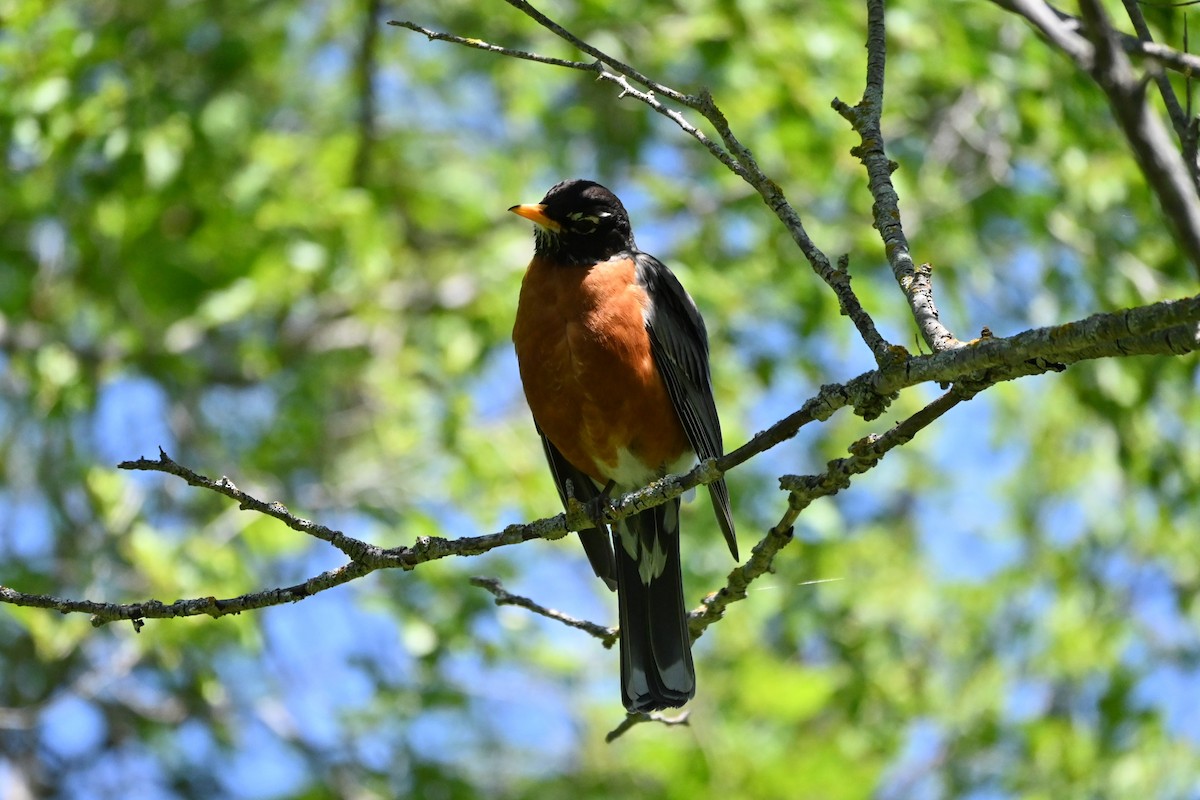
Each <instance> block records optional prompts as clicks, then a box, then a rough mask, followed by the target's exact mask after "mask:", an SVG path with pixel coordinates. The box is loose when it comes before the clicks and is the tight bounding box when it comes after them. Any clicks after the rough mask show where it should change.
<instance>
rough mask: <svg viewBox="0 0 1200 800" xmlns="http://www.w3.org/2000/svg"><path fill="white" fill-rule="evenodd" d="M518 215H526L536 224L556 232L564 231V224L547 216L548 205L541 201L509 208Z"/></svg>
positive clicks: (525, 216)
mask: <svg viewBox="0 0 1200 800" xmlns="http://www.w3.org/2000/svg"><path fill="white" fill-rule="evenodd" d="M509 211H511V212H512V213H514V214H516V215H517V216H518V217H524V218H525V219H527V220H529V221H530V222H532V223H534V224H535V225H539V226H541V227H543V228H545V229H546V230H548V231H553V232H554V233H561V232H562V225H560V224H558V223H557V222H555V221H554V220H552V219H550V218H549V217H547V216H546V207H545V206H544V205H542V204H541V203H526V204H524V205H519V206H513V207H512V208H510V209H509Z"/></svg>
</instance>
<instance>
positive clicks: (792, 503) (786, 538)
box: [688, 385, 985, 640]
mask: <svg viewBox="0 0 1200 800" xmlns="http://www.w3.org/2000/svg"><path fill="white" fill-rule="evenodd" d="M983 388H985V387H984V386H982V385H972V386H970V387H969V388H967V387H965V386H964V387H959V386H955V387H954V388H953V389H951V390H950V391H948V392H946V393H945V394H943V395H942V396H941V397H939V398H938V399H937V400H934V401H933V402H932V403H930V404H929V405H927V406H925V408H923V409H921V410H920V411H918V412H917V413H916V414H913V415H912V416H911V417H909V418H908V419H906V420H904V421H903V422H901V423H899V424H898V425H896V427H894V428H892V429H891V430H890V431H888V432H887V433H885V434H883V435H882V436H875V435H871V436H868V437H867V438H865V439H860V440H859V441H857V442H855V443H854V444H852V445H851V446H850V448H849V449H850V457H849V458H839V459H836V460H834V461H830V462H829V464H828V469H826V470H825V472H823V473H821V474H820V475H807V476H803V477H801V476H797V475H785V476H784V477H782V478H780V479H779V484H780V488H782V489H785V490H786V491H787V492H788V508H787V511H786V512H784V515H783V518H782V519H780V520H779V522H778V524H776V525H775V527H773V528H771V530H769V531H767V535H766V536H765V537H764V538H763V539H762V540H761V541H760V542H759V543H758V544H757V545H755V546H754V549H753V551H751V553H750V558H749V559H747V561H746V563H745V564H740V565H738V566H737V567H734V569H733V571H732V572H730V573H729V577H728V579H727V580H726V583H725V586H723V587H722V588H721V589H720V590H719V591H717V592H715V593H713V594H711V595H709V596H708V597H706V598H704V602H703V604H702V605H701V607H700V608H698V609H696V610H695V611H693V612H692V613H691V615H690V617H689V620H688V626H689V628H690V630H691V633H692V639H693V640H694V639H698V638H700V636H702V635H703V634H704V630H705V629H706V628H707V627H708V626H709V625H711V624H712V623H714V622H716V621H717V620H719V619H721V617H723V616H724V614H725V609H726V608H727V607H728V606H729V604H730V603H736V602H737V601H739V600H744V599H746V591H747V589H748V588H749V586H750V584H751V583H753V582H754V581H755V580H756V579H758V578H761V577H762V576H763V575H765V574H767V573H769V572H770V571H771V566H772V564H773V563H774V561H775V556H776V555H777V554H778V553H779V551H780V550H782V549H783V548H784V547H786V546H787V545H788V544H789V543H791V541H792V531H793V525H794V523H795V521H796V518H797V517H798V516H800V513H801V512H802V511H803V510H804V509H806V508H808V506H809V505H810V504H811V503H812V501H813V500H815V499H817V498H818V497H828V496H829V495H832V494H837V493H838V492H839V491H841V490H842V489H845V488H847V487H849V486H850V481H851V479H852V478H853V477H854V476H855V475H861V474H862V473H864V472H867V471H868V470H870V469H873V468H874V467H875V466H876V465H878V464H879V462H880V461H881V460H882V459H883V457H884V456H885V455H886V454H887V453H888V451H889V450H892V449H894V448H896V447H899V446H900V445H903V444H907V443H908V442H910V441H912V439H913V437H914V436H916V435H917V433H919V432H920V431H921V430H923V429H924V428H926V427H928V426H929V425H930V424H932V423H933V422H934V421H935V420H936V419H938V418H939V417H941V416H942V415H943V414H945V413H946V412H947V411H949V410H950V409H952V408H954V407H955V406H956V405H958V404H959V403H961V402H962V401H963V400H969V399H970V398H971V397H974V396H975V394H976V393H977V392H978V391H980V390H981V389H983Z"/></svg>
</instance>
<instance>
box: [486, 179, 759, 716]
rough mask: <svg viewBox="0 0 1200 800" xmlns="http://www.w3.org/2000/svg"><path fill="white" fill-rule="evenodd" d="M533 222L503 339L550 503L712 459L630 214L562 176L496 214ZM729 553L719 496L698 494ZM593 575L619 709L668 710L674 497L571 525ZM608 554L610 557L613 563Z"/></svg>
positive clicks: (677, 621)
mask: <svg viewBox="0 0 1200 800" xmlns="http://www.w3.org/2000/svg"><path fill="white" fill-rule="evenodd" d="M509 211H512V212H513V213H515V214H519V215H520V216H522V217H525V218H526V219H528V220H531V221H533V223H534V224H535V226H536V227H535V228H534V254H533V260H532V261H530V262H529V267H528V269H527V270H526V272H525V278H524V280H523V281H522V282H521V298H520V301H519V303H518V305H517V318H516V324H515V325H514V326H513V343H514V344H515V345H516V351H517V361H518V362H519V365H520V372H521V383H522V384H523V386H524V388H525V397H526V399H527V400H528V401H529V408H530V410H531V411H532V412H533V419H534V422H535V423H536V424H537V428H538V433H539V434H540V435H541V437H542V446H543V448H544V449H545V451H546V459H547V460H548V461H549V462H550V470H551V472H552V473H553V475H554V483H555V485H556V486H557V487H558V494H559V497H560V498H562V500H563V503H564V504H565V503H566V501H567V491H568V489H567V486H568V483H570V486H571V491H572V493H573V495H574V497H575V498H576V499H578V500H580V501H581V502H592V503H595V502H598V498H600V499H606V498H607V497H608V493H609V492H610V491H612V490H613V489H619V490H620V491H628V490H632V489H636V488H640V487H642V486H645V485H646V484H648V483H650V482H651V481H653V480H655V479H657V478H661V477H663V476H664V475H667V474H670V473H678V472H683V471H685V470H687V469H688V468H690V467H691V465H692V464H694V463H695V461H696V458H697V456H699V457H700V458H701V459H706V458H715V457H717V456H720V455H721V454H722V452H723V451H722V444H721V423H720V421H719V420H718V419H717V409H716V405H715V404H714V403H713V396H712V382H711V378H710V376H709V369H708V335H707V332H706V331H705V329H704V320H703V319H702V318H701V317H700V312H699V311H697V310H696V304H695V303H694V302H693V301H692V298H691V297H690V296H688V293H687V292H686V291H684V289H683V287H682V286H681V285H680V283H679V280H678V279H677V278H676V277H675V276H674V275H673V274H672V273H671V271H670V270H669V269H667V267H666V266H664V265H663V263H662V262H661V261H659V260H658V259H656V258H655V257H654V256H651V255H649V254H647V253H643V252H641V251H640V250H638V249H637V245H636V244H634V241H633V232H632V230H631V228H630V225H629V216H628V214H626V212H625V207H624V206H623V205H622V204H621V201H620V200H618V199H617V197H616V195H614V194H613V193H612V192H610V191H609V190H608V189H606V188H604V187H603V186H601V185H600V184H598V183H593V182H592V181H584V180H571V181H563V182H562V183H560V184H558V185H556V186H554V187H553V188H551V189H550V191H549V192H547V193H546V196H545V197H544V198H542V202H540V203H536V204H529V205H518V206H513V207H512V208H510V209H509ZM708 490H709V494H710V495H711V496H712V503H713V509H714V510H715V511H716V515H717V522H718V523H720V526H721V530H722V532H723V533H724V534H725V541H726V542H728V544H729V549H730V551H731V552H732V553H733V557H734V559H737V540H736V539H735V537H734V530H733V518H732V516H731V515H730V511H729V491H728V489H726V487H725V481H724V480H720V481H717V482H715V483H712V484H710V485H709V487H708ZM579 537H580V539H581V540H582V542H583V547H584V550H585V551H586V553H587V556H588V559H589V560H590V561H591V564H592V568H593V569H594V570H595V572H596V575H597V576H599V577H600V578H601V579H602V580H604V582H605V583H606V584H608V586H609V588H615V589H616V590H617V596H618V607H619V609H620V624H621V699H622V701H623V702H624V703H625V707H626V708H627V709H629V710H630V711H653V710H658V709H662V708H668V707H677V706H681V705H683V704H684V703H686V702H687V701H688V700H689V699H690V698H691V697H692V696H693V695H694V694H695V692H696V673H695V668H694V667H693V666H692V650H691V639H690V637H689V635H688V627H687V610H686V609H685V607H684V598H683V578H682V574H681V571H680V563H679V500H678V499H676V500H672V501H670V502H668V503H666V504H664V505H660V506H657V507H655V508H651V509H647V510H646V511H643V512H641V513H639V514H636V515H634V516H631V517H627V518H625V519H624V520H621V521H619V522H617V523H615V524H614V525H613V533H612V539H611V545H610V543H609V536H608V532H607V531H606V530H605V526H604V525H602V524H598V525H597V526H596V527H594V528H591V529H590V530H585V531H580V533H579ZM614 551H615V556H614Z"/></svg>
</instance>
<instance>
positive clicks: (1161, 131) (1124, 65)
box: [1079, 0, 1200, 272]
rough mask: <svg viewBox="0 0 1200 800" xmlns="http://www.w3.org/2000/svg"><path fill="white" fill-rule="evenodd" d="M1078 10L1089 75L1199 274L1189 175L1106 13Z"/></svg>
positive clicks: (1197, 224) (1196, 216) (1197, 205)
mask: <svg viewBox="0 0 1200 800" xmlns="http://www.w3.org/2000/svg"><path fill="white" fill-rule="evenodd" d="M1079 8H1080V10H1081V11H1082V12H1083V20H1084V23H1085V24H1086V26H1087V32H1088V36H1089V38H1090V39H1091V42H1092V46H1093V48H1094V49H1095V56H1094V58H1093V59H1092V60H1091V61H1092V63H1091V65H1090V67H1089V68H1088V72H1089V73H1090V74H1091V76H1092V78H1093V79H1094V80H1095V81H1096V83H1097V84H1099V85H1100V88H1101V89H1103V90H1104V93H1105V94H1106V95H1108V101H1109V105H1110V106H1112V110H1113V116H1115V117H1116V119H1117V124H1118V125H1120V127H1121V130H1122V132H1123V133H1124V134H1125V138H1126V140H1127V141H1128V142H1129V146H1130V148H1131V149H1132V150H1133V157H1134V158H1135V159H1136V160H1137V162H1138V166H1140V167H1141V169H1142V174H1144V175H1145V176H1146V181H1147V182H1148V183H1149V185H1150V188H1151V190H1153V192H1154V193H1155V194H1156V195H1157V196H1158V201H1159V203H1160V204H1161V205H1162V208H1163V211H1164V212H1165V213H1166V217H1167V222H1168V223H1169V224H1170V226H1171V228H1173V229H1174V231H1175V239H1176V241H1177V242H1178V243H1179V246H1180V248H1181V249H1182V250H1183V252H1184V254H1185V255H1186V256H1187V258H1188V260H1190V261H1191V262H1192V265H1193V266H1194V267H1195V268H1196V270H1197V271H1198V272H1200V197H1198V196H1197V194H1196V184H1195V183H1194V182H1193V181H1192V179H1191V172H1190V171H1189V170H1188V168H1187V165H1186V164H1185V163H1184V161H1183V158H1182V156H1181V155H1180V154H1179V152H1178V151H1177V150H1176V149H1175V147H1174V146H1173V145H1172V144H1171V138H1170V136H1169V135H1168V134H1167V130H1166V128H1165V127H1164V126H1163V123H1162V120H1160V119H1159V117H1158V115H1157V114H1155V113H1154V112H1153V111H1152V110H1151V109H1150V107H1149V105H1148V104H1147V103H1146V85H1145V83H1144V82H1143V81H1140V80H1138V79H1137V78H1136V77H1135V76H1134V74H1133V65H1132V64H1130V63H1129V58H1128V57H1127V56H1126V55H1125V53H1124V51H1122V50H1121V48H1120V46H1119V45H1118V43H1117V37H1116V32H1115V31H1113V29H1112V26H1111V25H1110V24H1109V22H1108V15H1107V13H1106V12H1105V11H1104V8H1103V7H1102V6H1101V5H1100V3H1099V2H1098V0H1081V2H1080V4H1079ZM1081 66H1082V65H1081Z"/></svg>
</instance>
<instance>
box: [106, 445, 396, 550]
mask: <svg viewBox="0 0 1200 800" xmlns="http://www.w3.org/2000/svg"><path fill="white" fill-rule="evenodd" d="M117 467H118V468H119V469H128V470H141V471H145V472H165V473H167V474H168V475H174V476H176V477H178V478H182V479H183V480H185V481H187V483H188V484H190V485H192V486H198V487H200V488H202V489H208V490H209V491H212V492H216V493H217V494H223V495H225V496H226V497H228V498H230V499H231V500H236V501H237V503H238V507H239V508H241V509H242V510H244V511H257V512H258V513H260V514H266V515H267V516H268V517H274V518H275V519H277V520H279V521H280V522H282V523H284V524H285V525H287V526H288V527H289V528H291V529H292V530H295V531H299V532H300V533H306V534H308V535H309V536H313V537H316V538H317V539H320V540H321V541H324V542H329V543H330V544H331V545H333V546H334V547H336V548H337V549H338V550H341V551H342V552H343V553H345V554H346V555H347V556H349V557H350V558H351V559H352V560H354V561H361V562H364V563H368V564H373V563H375V562H377V561H379V560H380V559H381V558H382V557H383V549H382V548H379V547H375V546H374V545H370V544H367V543H366V542H364V541H361V540H359V539H355V538H354V537H352V536H347V535H346V534H344V533H342V532H341V531H335V530H333V529H332V528H327V527H325V526H324V525H321V524H319V523H316V522H312V521H311V520H307V519H304V518H302V517H297V516H295V515H293V514H292V513H291V512H290V511H288V510H287V507H286V506H285V505H283V503H280V502H277V501H276V502H270V503H268V502H264V501H262V500H259V499H258V498H256V497H253V496H251V495H249V494H246V493H245V492H243V491H242V490H241V489H239V488H237V487H236V486H234V485H233V481H231V480H229V478H227V477H225V476H224V475H222V476H221V479H220V480H216V481H214V480H213V479H212V478H207V477H205V476H203V475H199V474H197V473H195V472H192V471H191V470H190V469H188V468H187V467H184V466H182V465H180V464H177V463H175V462H174V461H172V460H171V457H170V456H168V455H167V453H166V451H164V450H163V449H162V448H161V447H160V448H159V449H158V460H157V461H151V460H150V459H147V458H139V459H137V460H135V461H122V462H121V463H120V464H118V465H117Z"/></svg>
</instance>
